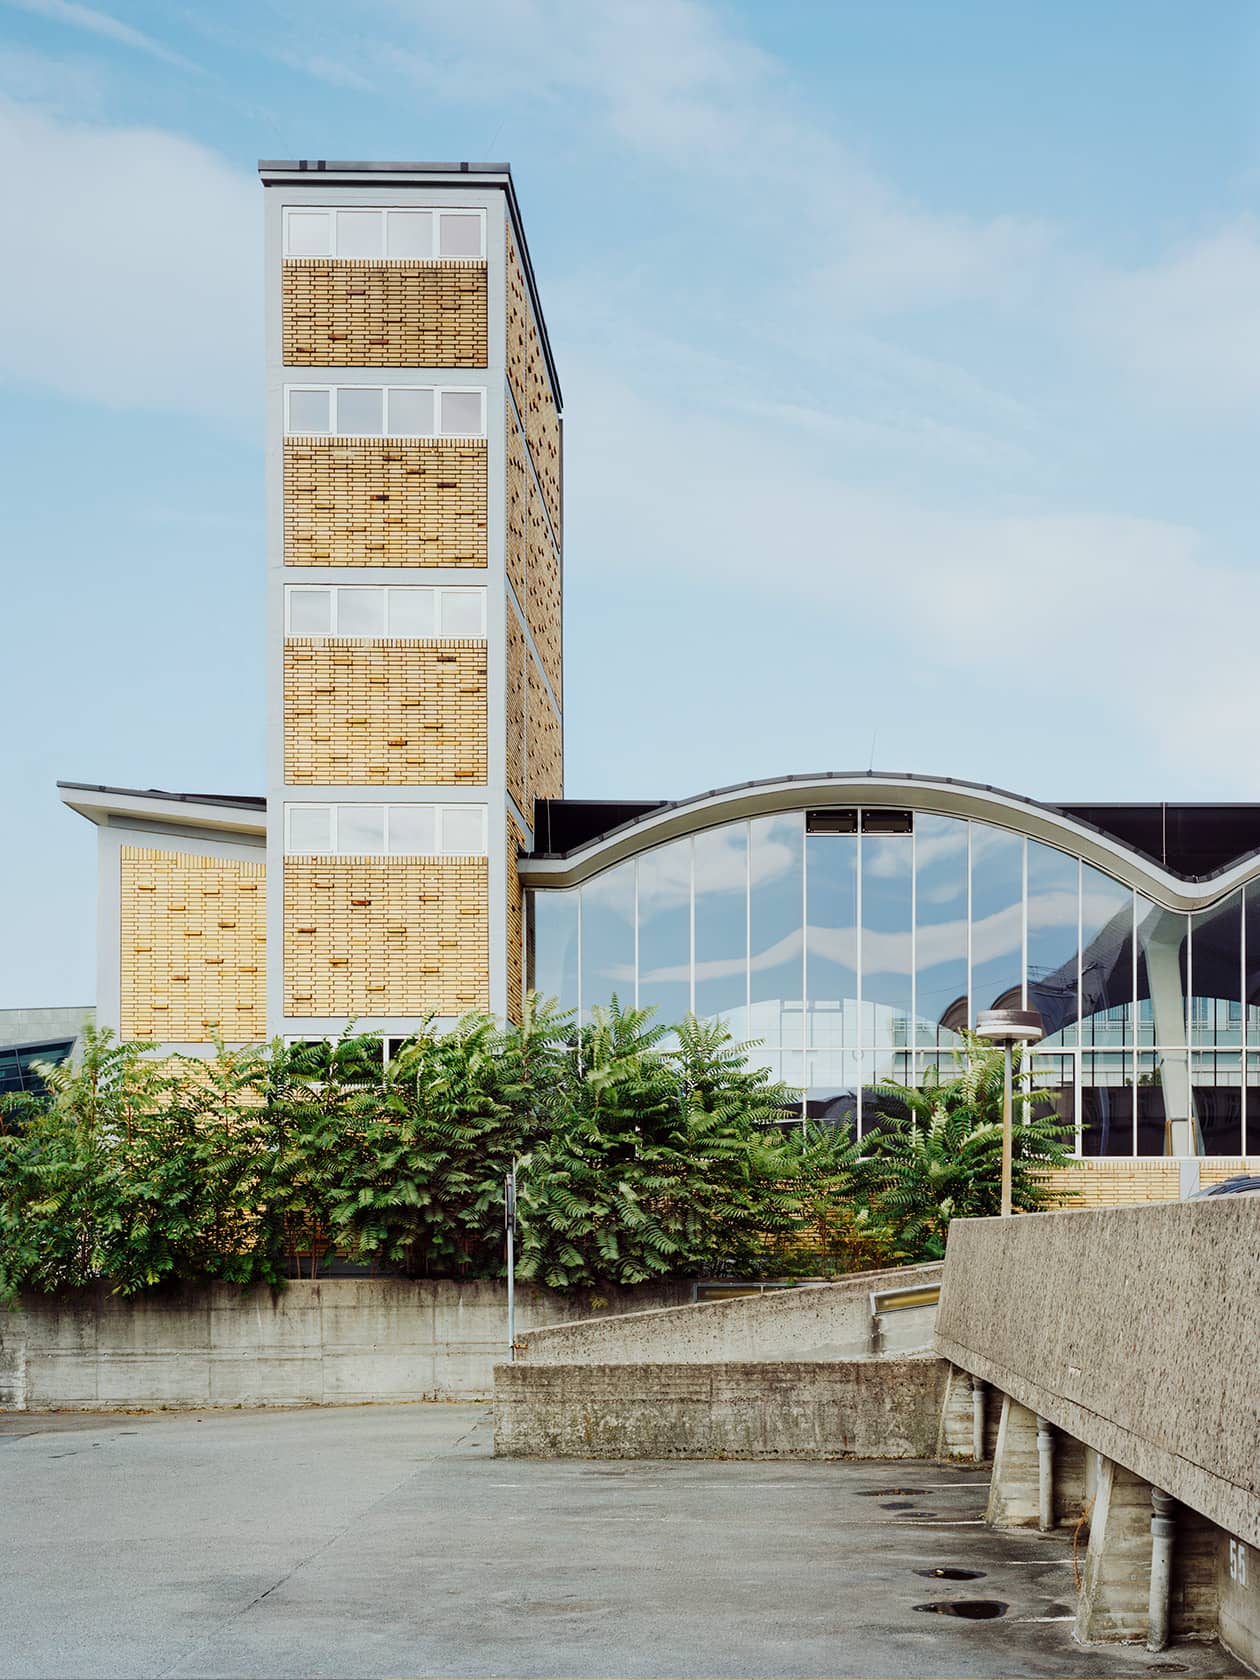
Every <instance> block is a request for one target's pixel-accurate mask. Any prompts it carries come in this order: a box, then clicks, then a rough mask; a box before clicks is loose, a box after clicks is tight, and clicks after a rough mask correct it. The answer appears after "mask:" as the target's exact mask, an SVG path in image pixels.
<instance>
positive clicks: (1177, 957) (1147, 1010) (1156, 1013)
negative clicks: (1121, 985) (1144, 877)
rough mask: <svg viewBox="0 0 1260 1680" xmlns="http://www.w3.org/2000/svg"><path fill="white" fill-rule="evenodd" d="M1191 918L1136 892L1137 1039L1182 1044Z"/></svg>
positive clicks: (1175, 1045)
mask: <svg viewBox="0 0 1260 1680" xmlns="http://www.w3.org/2000/svg"><path fill="white" fill-rule="evenodd" d="M1189 957H1190V918H1189V917H1188V916H1187V915H1186V914H1185V913H1184V911H1181V910H1165V909H1163V908H1162V906H1160V905H1158V904H1151V903H1150V902H1149V901H1148V900H1147V899H1145V898H1143V897H1142V895H1141V894H1140V893H1139V894H1138V895H1137V1032H1138V1043H1139V1044H1153V1045H1159V1046H1162V1045H1167V1046H1169V1047H1170V1048H1178V1049H1181V1048H1184V1047H1185V1043H1186V992H1187V986H1186V982H1187V979H1188V977H1189V976H1188V967H1189Z"/></svg>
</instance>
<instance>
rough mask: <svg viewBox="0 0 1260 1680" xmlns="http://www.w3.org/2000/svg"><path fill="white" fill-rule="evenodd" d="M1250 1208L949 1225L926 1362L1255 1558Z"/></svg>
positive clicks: (1250, 1204) (1257, 1387) (1219, 1203)
mask: <svg viewBox="0 0 1260 1680" xmlns="http://www.w3.org/2000/svg"><path fill="white" fill-rule="evenodd" d="M1258 1302H1260V1198H1257V1197H1223V1198H1220V1199H1219V1200H1211V1201H1204V1202H1180V1203H1178V1202H1173V1203H1167V1204H1164V1205H1155V1206H1148V1207H1123V1208H1107V1209H1103V1210H1099V1211H1096V1212H1094V1211H1091V1212H1082V1213H1052V1214H1030V1215H1021V1216H1020V1217H1019V1218H1016V1219H1005V1220H1002V1219H976V1220H959V1221H956V1222H955V1223H954V1225H953V1226H952V1227H951V1229H950V1233H949V1251H948V1258H947V1261H946V1266H945V1280H944V1285H943V1289H942V1295H941V1304H940V1309H939V1313H938V1318H937V1335H936V1346H937V1350H938V1352H940V1353H941V1354H943V1355H944V1356H945V1357H946V1358H947V1359H949V1360H951V1361H953V1363H954V1364H956V1365H960V1366H962V1367H963V1369H965V1370H967V1371H970V1372H972V1373H973V1374H974V1375H976V1376H979V1377H981V1378H983V1379H984V1380H986V1381H988V1382H991V1383H993V1384H994V1385H996V1387H998V1388H999V1389H1001V1390H1002V1392H1003V1393H1005V1394H1009V1395H1011V1396H1012V1397H1013V1398H1014V1399H1015V1400H1017V1401H1018V1402H1019V1403H1020V1404H1021V1405H1023V1406H1026V1407H1028V1408H1029V1409H1030V1410H1031V1411H1033V1412H1036V1413H1038V1414H1039V1415H1041V1416H1042V1417H1045V1418H1048V1419H1049V1420H1050V1422H1051V1423H1052V1424H1055V1425H1057V1426H1058V1427H1059V1428H1060V1429H1063V1430H1066V1431H1067V1432H1068V1433H1069V1434H1071V1435H1072V1436H1074V1437H1075V1438H1076V1439H1077V1440H1078V1441H1083V1442H1084V1443H1085V1444H1086V1445H1087V1446H1090V1447H1094V1448H1096V1449H1097V1450H1098V1451H1100V1452H1102V1453H1104V1454H1105V1455H1106V1456H1107V1457H1108V1458H1109V1459H1112V1460H1114V1461H1115V1462H1116V1463H1117V1464H1120V1465H1123V1466H1124V1467H1125V1468H1126V1469H1127V1470H1130V1471H1132V1472H1133V1473H1134V1474H1136V1475H1138V1476H1140V1477H1142V1478H1143V1479H1144V1480H1145V1481H1147V1482H1150V1483H1152V1484H1154V1485H1155V1486H1156V1487H1160V1488H1163V1489H1164V1490H1165V1491H1166V1492H1168V1493H1170V1494H1172V1495H1173V1497H1174V1498H1176V1499H1179V1500H1181V1501H1182V1502H1183V1503H1184V1504H1186V1505H1188V1506H1190V1507H1191V1508H1192V1509H1193V1510H1195V1511H1198V1512H1200V1513H1201V1514H1202V1515H1203V1516H1205V1517H1207V1518H1208V1519H1209V1520H1210V1521H1212V1522H1214V1523H1216V1524H1217V1525H1218V1526H1219V1527H1221V1528H1223V1529H1225V1530H1227V1531H1228V1532H1229V1533H1231V1534H1233V1535H1236V1536H1238V1537H1240V1538H1241V1539H1244V1540H1246V1541H1247V1542H1248V1543H1249V1544H1250V1545H1251V1546H1260V1460H1258V1458H1257V1453H1256V1442H1257V1441H1258V1440H1260V1384H1258V1383H1257V1380H1256V1372H1257V1369H1258V1368H1260V1306H1258V1304H1257V1303H1258Z"/></svg>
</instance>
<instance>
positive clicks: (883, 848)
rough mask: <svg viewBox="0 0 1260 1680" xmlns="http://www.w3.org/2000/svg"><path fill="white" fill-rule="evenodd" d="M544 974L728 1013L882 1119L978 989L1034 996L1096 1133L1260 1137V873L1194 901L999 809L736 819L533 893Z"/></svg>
mask: <svg viewBox="0 0 1260 1680" xmlns="http://www.w3.org/2000/svg"><path fill="white" fill-rule="evenodd" d="M529 896H530V901H531V916H530V944H531V952H530V959H531V961H530V974H531V983H532V984H533V985H534V986H536V987H537V989H538V990H539V991H541V992H543V993H545V994H547V995H549V996H556V997H558V998H559V999H560V1002H561V1004H562V1005H563V1006H564V1007H566V1008H569V1009H573V1010H575V1011H577V1012H578V1013H579V1014H580V1015H581V1017H582V1018H584V1019H585V1018H588V1017H589V1014H590V1011H591V1009H592V1008H593V1007H595V1006H596V1005H606V1004H607V1003H608V1001H609V999H610V998H611V997H613V996H614V995H615V996H616V997H618V998H619V999H620V1000H621V1002H622V1003H625V1004H637V1005H639V1006H641V1007H647V1006H649V1005H651V1006H653V1007H655V1008H656V1010H657V1011H658V1015H659V1018H660V1019H661V1020H664V1021H676V1020H678V1019H680V1018H681V1017H682V1016H683V1015H684V1014H686V1013H687V1012H688V1011H689V1010H694V1012H695V1013H696V1014H697V1015H700V1016H702V1017H720V1018H721V1019H722V1020H723V1021H725V1022H726V1024H727V1026H728V1027H729V1028H730V1030H731V1032H732V1033H734V1035H735V1036H736V1037H737V1038H739V1039H755V1040H759V1041H760V1043H759V1044H758V1045H757V1046H756V1048H755V1049H754V1050H753V1051H752V1054H753V1056H754V1057H755V1058H756V1059H757V1060H758V1061H760V1062H762V1063H763V1064H764V1065H765V1066H766V1067H767V1068H769V1069H770V1070H771V1072H772V1073H773V1074H774V1076H775V1077H776V1078H781V1079H783V1080H785V1081H786V1082H787V1083H788V1084H790V1085H792V1086H795V1087H799V1088H800V1089H801V1090H802V1091H803V1092H804V1097H805V1102H806V1104H807V1110H808V1112H810V1113H812V1114H816V1115H820V1116H824V1117H832V1118H840V1117H846V1118H851V1119H853V1120H854V1121H855V1122H856V1123H857V1124H858V1125H859V1126H862V1127H866V1128H869V1127H870V1126H871V1125H873V1124H875V1123H877V1117H878V1105H877V1098H876V1096H875V1094H874V1092H873V1089H872V1088H873V1087H874V1086H876V1085H878V1084H879V1083H880V1081H882V1080H887V1079H894V1080H897V1081H899V1082H901V1083H915V1082H917V1081H919V1080H921V1079H922V1078H923V1076H924V1073H925V1071H926V1070H927V1068H928V1067H929V1066H931V1065H932V1064H933V1063H934V1062H938V1061H939V1062H941V1063H943V1065H944V1066H945V1068H946V1069H948V1068H949V1067H951V1066H952V1059H951V1057H950V1054H949V1052H950V1050H951V1047H953V1046H956V1045H957V1044H958V1043H959V1042H960V1038H959V1034H960V1030H961V1029H963V1028H965V1027H967V1026H970V1025H971V1024H972V1023H973V1022H974V1020H975V1016H976V1013H977V1012H978V1011H980V1010H984V1009H991V1008H994V1007H1000V1006H1002V1005H1004V1004H1009V1005H1015V1006H1017V1007H1027V1008H1031V1009H1036V1010H1037V1011H1039V1013H1040V1014H1041V1016H1042V1019H1043V1021H1044V1023H1045V1029H1046V1037H1045V1039H1044V1040H1043V1042H1042V1043H1041V1045H1040V1046H1039V1048H1038V1049H1037V1052H1036V1061H1035V1066H1034V1072H1033V1078H1034V1080H1035V1081H1036V1083H1037V1084H1038V1085H1040V1086H1043V1087H1044V1088H1046V1089H1053V1090H1057V1091H1059V1092H1060V1093H1061V1095H1060V1098H1059V1107H1060V1111H1061V1113H1062V1114H1063V1117H1064V1118H1065V1119H1066V1120H1068V1121H1070V1122H1071V1123H1072V1124H1073V1125H1074V1127H1075V1132H1076V1146H1077V1149H1078V1152H1079V1153H1081V1154H1083V1155H1087V1156H1125V1155H1148V1156H1149V1155H1166V1154H1176V1155H1181V1154H1209V1155H1224V1156H1231V1155H1241V1154H1243V1153H1244V1151H1245V1148H1246V1147H1247V1146H1248V1145H1249V1146H1250V1148H1251V1149H1252V1150H1253V1151H1260V883H1257V884H1256V885H1254V886H1249V887H1247V888H1246V889H1245V891H1244V890H1241V889H1240V890H1238V891H1235V892H1233V893H1231V894H1229V895H1228V896H1227V897H1225V898H1223V899H1222V900H1221V901H1220V902H1219V903H1218V904H1215V905H1213V906H1212V907H1211V908H1210V909H1207V910H1202V911H1197V912H1194V913H1192V914H1190V913H1184V912H1180V911H1173V910H1166V909H1164V908H1163V907H1162V906H1159V905H1155V904H1153V903H1151V902H1150V901H1149V900H1148V899H1146V898H1144V897H1143V896H1142V894H1141V893H1136V892H1134V891H1133V890H1132V889H1131V888H1129V887H1126V886H1122V885H1121V884H1120V883H1119V882H1118V881H1116V880H1114V879H1113V878H1112V877H1111V876H1109V875H1107V874H1105V873H1104V872H1103V871H1101V870H1099V869H1096V868H1094V867H1092V866H1091V865H1090V864H1087V863H1085V862H1083V861H1082V860H1081V859H1079V858H1077V857H1075V856H1073V855H1072V854H1070V853H1068V852H1064V851H1061V850H1059V849H1058V848H1056V847H1054V846H1050V845H1046V844H1044V843H1042V842H1041V841H1037V840H1032V839H1028V838H1026V837H1025V836H1023V835H1020V834H1016V833H1013V832H1011V831H1010V830H1009V829H1003V828H999V827H997V826H995V825H993V824H989V823H983V822H977V821H969V820H967V819H964V818H960V817H948V816H938V815H936V814H935V813H932V812H926V811H921V812H910V811H900V812H899V811H887V810H882V809H880V810H875V809H872V810H869V811H863V810H856V809H831V808H828V809H824V810H820V811H791V812H783V813H779V814H776V815H774V816H766V817H754V818H751V819H748V820H741V821H738V822H732V823H726V824H721V825H718V826H715V827H712V828H708V829H705V830H702V831H701V832H700V833H698V834H695V835H690V836H687V837H685V838H683V839H681V840H673V841H670V842H668V843H667V844H665V845H662V846H657V847H654V848H651V849H649V850H646V851H644V852H642V853H641V854H640V855H639V856H638V857H635V858H629V859H626V860H625V861H624V862H622V863H618V864H615V865H613V866H612V867H611V868H609V869H607V870H605V871H604V872H603V873H602V874H600V875H597V876H595V877H594V878H593V879H591V880H590V881H587V882H585V883H584V884H583V885H582V886H581V887H574V888H569V889H566V890H563V891H551V890H541V889H539V890H535V891H533V892H531V894H530V895H529Z"/></svg>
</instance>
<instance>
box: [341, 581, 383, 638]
mask: <svg viewBox="0 0 1260 1680" xmlns="http://www.w3.org/2000/svg"><path fill="white" fill-rule="evenodd" d="M337 634H338V635H339V636H383V635H384V634H385V591H384V590H383V589H343V590H341V591H340V595H339V598H338V601H337Z"/></svg>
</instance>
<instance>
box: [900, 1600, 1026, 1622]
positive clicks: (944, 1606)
mask: <svg viewBox="0 0 1260 1680" xmlns="http://www.w3.org/2000/svg"><path fill="white" fill-rule="evenodd" d="M915 1609H916V1610H925V1611H926V1612H927V1613H928V1615H929V1616H962V1617H965V1619H966V1620H967V1621H969V1622H987V1621H989V1620H990V1619H991V1618H992V1617H994V1616H1005V1614H1006V1612H1007V1611H1008V1610H1009V1609H1010V1605H1009V1604H1003V1603H1002V1601H1001V1599H1000V1598H946V1599H941V1600H940V1601H939V1602H938V1603H936V1604H916V1605H915Z"/></svg>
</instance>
